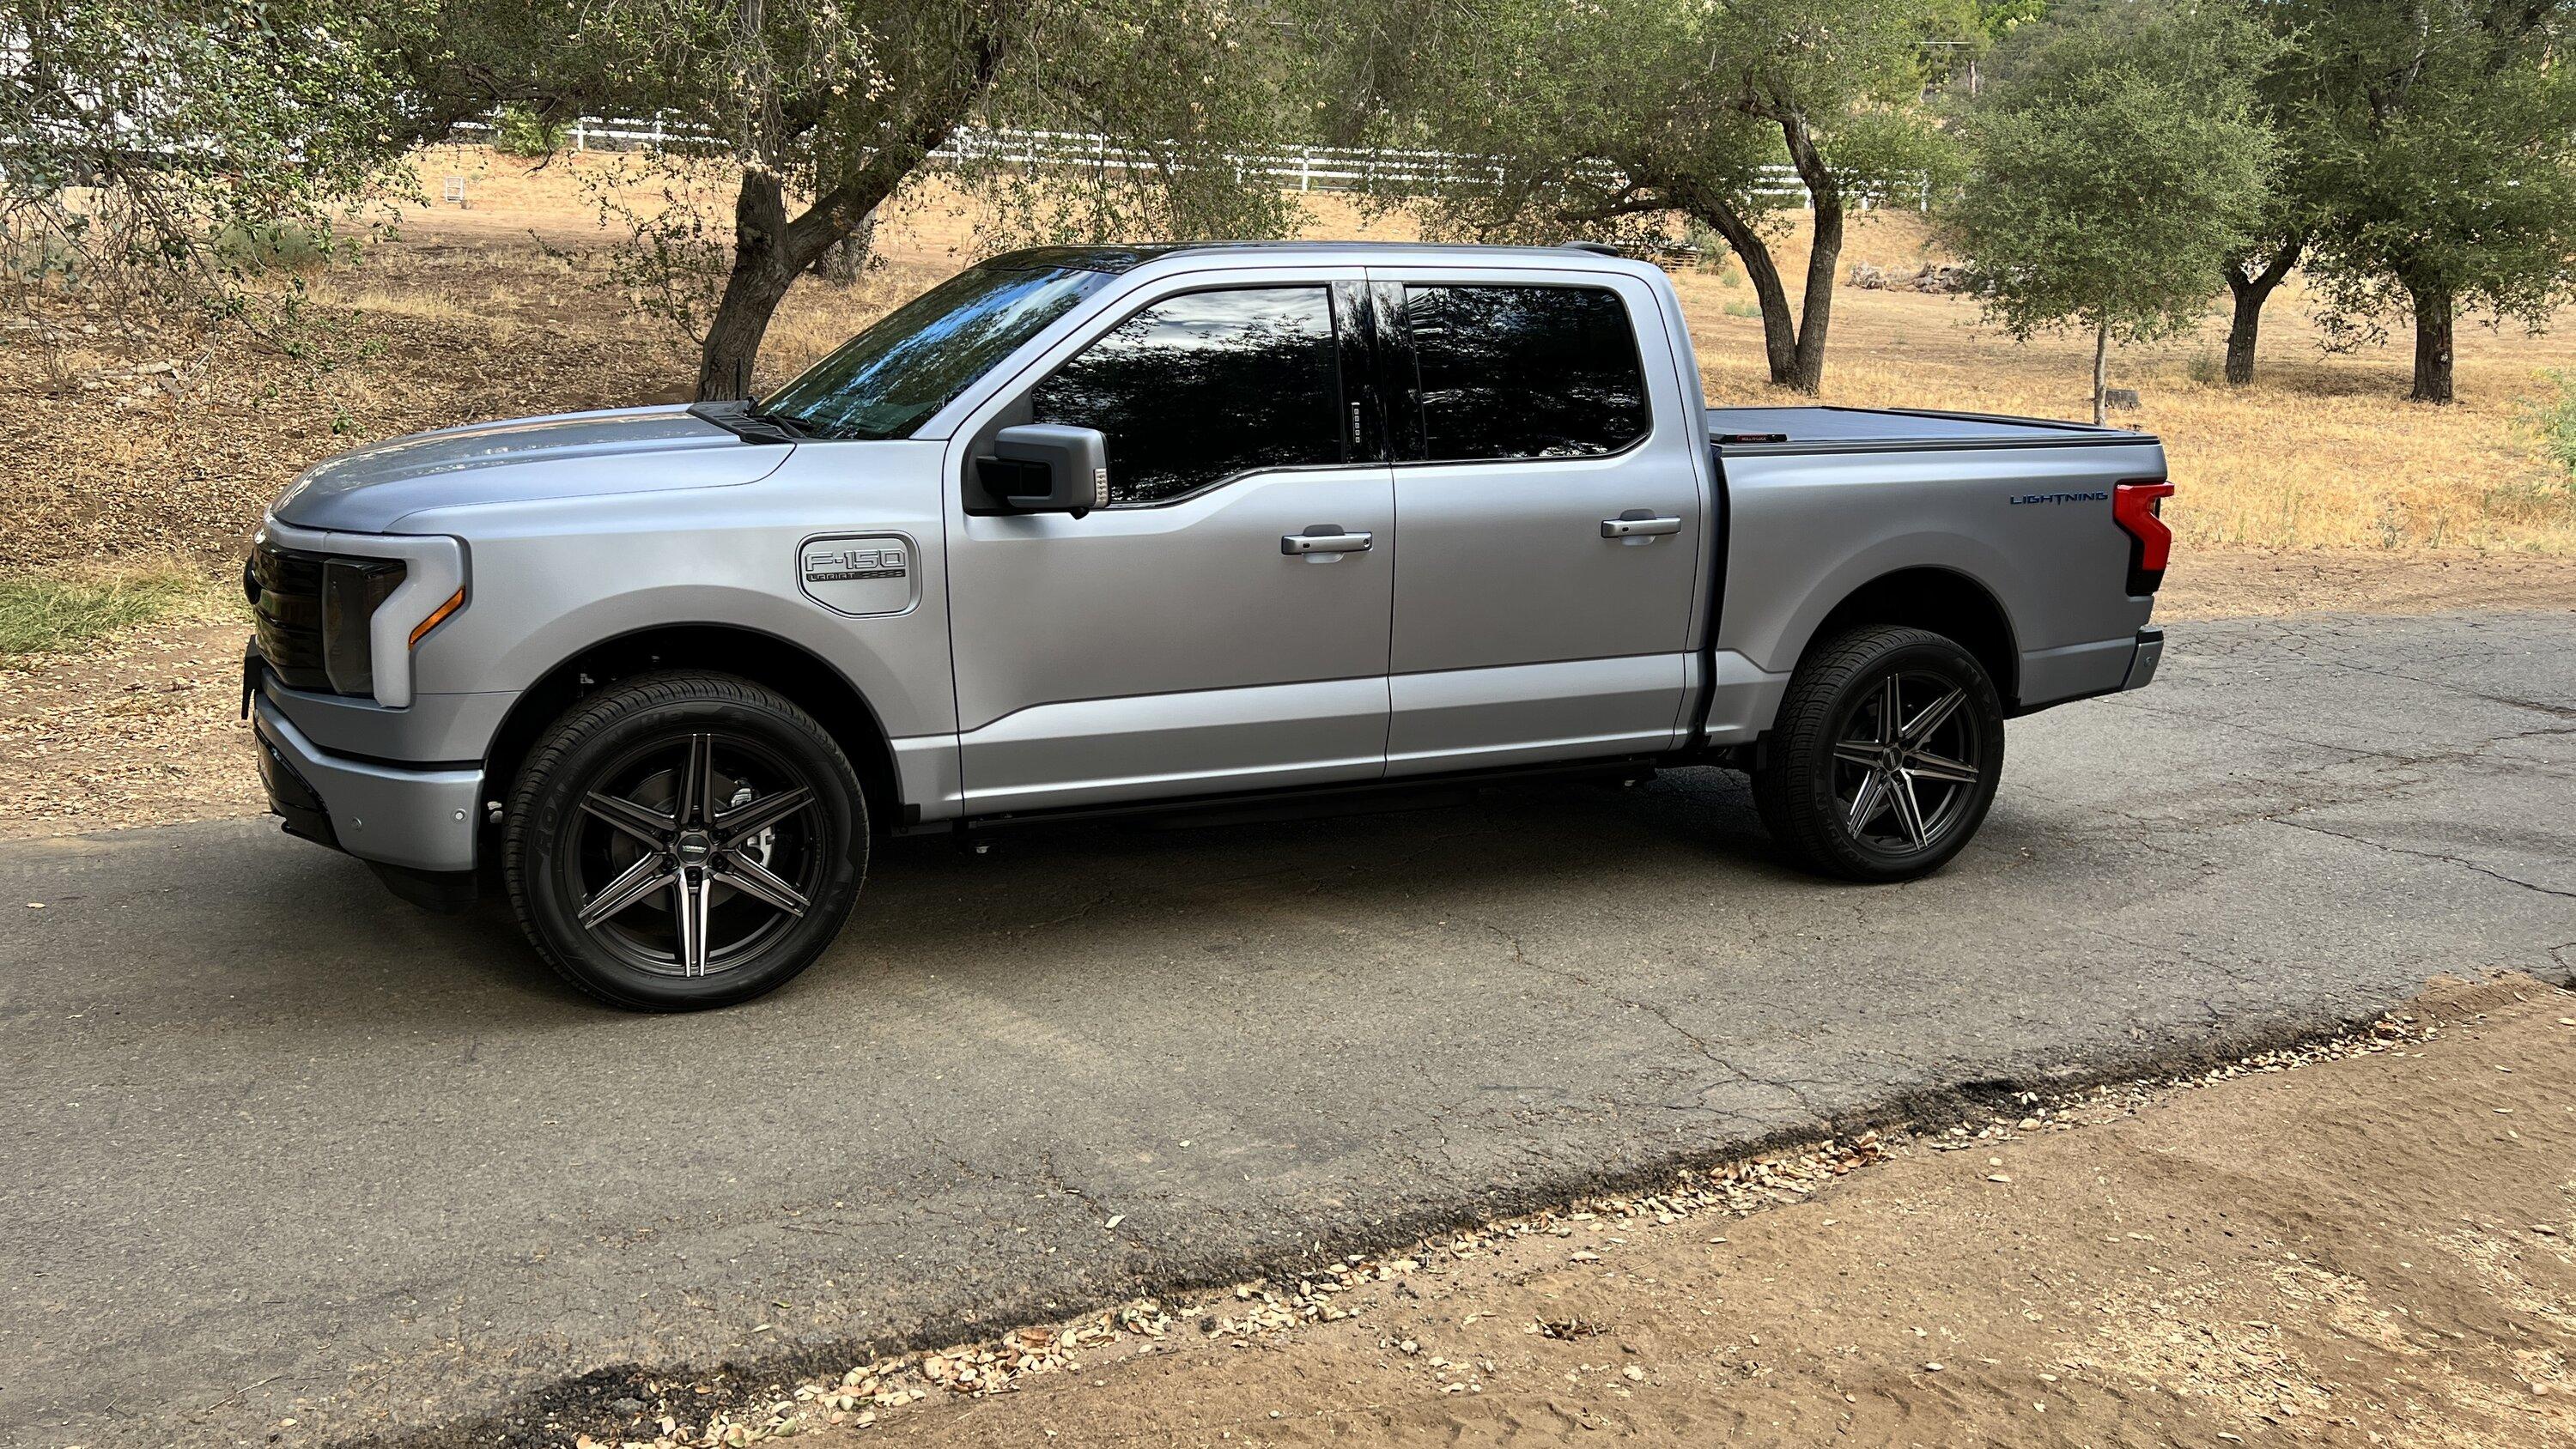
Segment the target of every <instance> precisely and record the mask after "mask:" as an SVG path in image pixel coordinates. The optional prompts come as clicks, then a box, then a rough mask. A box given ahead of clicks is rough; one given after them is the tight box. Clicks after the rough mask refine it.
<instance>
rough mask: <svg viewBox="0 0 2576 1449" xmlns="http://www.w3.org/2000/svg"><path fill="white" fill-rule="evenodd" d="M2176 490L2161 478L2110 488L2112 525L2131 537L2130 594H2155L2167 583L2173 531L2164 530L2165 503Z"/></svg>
mask: <svg viewBox="0 0 2576 1449" xmlns="http://www.w3.org/2000/svg"><path fill="white" fill-rule="evenodd" d="M2173 491H2174V486H2173V485H2172V484H2171V483H2168V482H2166V481H2165V480H2164V479H2162V478H2142V479H2140V480H2138V481H2136V482H2134V483H2114V484H2112V485H2111V521H2112V522H2114V523H2117V524H2118V525H2120V531H2121V532H2122V533H2125V534H2127V535H2128V536H2129V592H2130V594H2131V595H2133V596H2134V595H2140V594H2152V593H2154V592H2155V591H2156V589H2157V587H2158V586H2159V585H2161V584H2163V583H2164V581H2165V564H2166V562H2167V561H2168V560H2169V559H2171V558H2172V557H2173V530H2172V529H2170V528H2167V527H2166V526H2165V520H2164V500H2166V499H2168V498H2171V497H2172V496H2173Z"/></svg>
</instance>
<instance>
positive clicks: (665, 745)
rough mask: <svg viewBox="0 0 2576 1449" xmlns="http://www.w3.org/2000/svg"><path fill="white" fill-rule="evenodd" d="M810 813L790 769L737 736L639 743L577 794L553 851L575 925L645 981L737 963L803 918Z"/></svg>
mask: <svg viewBox="0 0 2576 1449" xmlns="http://www.w3.org/2000/svg"><path fill="white" fill-rule="evenodd" d="M820 803H821V802H820V801H819V800H818V798H817V796H816V793H815V787H814V782H812V781H811V780H809V779H807V778H805V775H804V772H803V771H802V770H800V769H798V768H797V767H796V766H795V765H794V764H793V763H792V762H790V761H789V760H788V759H787V758H786V757H785V756H784V755H782V754H780V753H779V752H778V751H776V750H774V749H771V748H770V747H768V746H767V745H765V744H763V743H762V742H760V741H758V740H755V739H752V738H749V737H747V736H743V735H736V734H731V733H727V732H724V731H713V730H695V731H690V732H688V733H685V734H678V735H665V736H662V737H660V738H658V739H654V740H649V741H646V742H644V743H642V744H639V745H637V746H636V747H634V748H632V749H630V750H628V751H626V752H625V753H624V754H623V755H621V756H620V757H619V758H617V759H616V760H614V761H612V762H611V763H610V764H609V765H608V766H607V768H605V769H603V770H601V771H600V772H599V773H598V775H597V776H595V777H594V779H593V780H592V782H591V783H590V787H589V788H587V789H585V790H584V791H583V793H582V795H581V800H580V805H581V810H580V814H579V815H578V816H577V817H575V819H574V822H573V829H572V835H573V838H572V840H571V841H570V842H569V844H570V850H569V851H568V853H567V854H568V865H569V869H570V871H571V873H572V879H571V881H570V882H569V883H570V885H571V886H572V888H573V894H574V898H575V899H576V900H577V901H578V902H579V905H578V907H577V909H576V911H575V920H576V922H577V923H578V924H579V925H580V927H581V928H582V929H583V930H585V931H588V932H589V933H590V934H591V936H592V937H593V938H594V939H595V940H597V941H598V942H599V943H600V944H601V945H602V946H604V947H606V948H607V949H608V950H609V951H610V952H612V953H613V954H615V955H616V956H617V957H619V958H620V959H622V960H624V961H626V962H627V963H629V964H630V965H633V966H636V967H638V968H641V969H643V970H645V971H648V972H652V973H654V974H656V975H662V976H679V977H699V976H708V975H714V974H718V973H721V972H724V971H727V970H730V969H732V968H734V967H736V966H739V965H741V964H742V963H743V962H744V961H746V960H748V959H749V958H751V957H752V956H754V955H756V954H757V953H758V952H759V951H760V949H761V948H762V947H763V946H764V945H766V944H767V943H768V942H769V941H770V940H771V939H773V938H774V937H776V936H777V935H778V934H780V933H781V932H783V931H785V930H787V929H789V928H790V927H791V926H792V925H793V923H794V922H795V921H796V920H797V919H799V918H801V917H803V916H804V915H805V914H806V912H807V911H808V910H810V909H812V905H813V900H814V898H815V896H816V895H817V894H818V893H819V891H820V887H821V882H822V879H823V867H824V860H823V852H822V850H821V849H820V848H819V839H820V837H819V834H818V832H819V829H820V827H821V823H822V820H821V815H820Z"/></svg>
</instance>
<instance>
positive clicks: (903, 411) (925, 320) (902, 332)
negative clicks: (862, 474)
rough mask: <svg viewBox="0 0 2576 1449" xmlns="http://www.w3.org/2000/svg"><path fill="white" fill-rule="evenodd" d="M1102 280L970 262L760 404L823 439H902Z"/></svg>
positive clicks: (1101, 276)
mask: <svg viewBox="0 0 2576 1449" xmlns="http://www.w3.org/2000/svg"><path fill="white" fill-rule="evenodd" d="M1108 281H1109V277H1108V275H1107V274H1105V273H1102V272H1086V271H1078V270H1075V269H1073V268H1070V267H1029V268H1020V267H974V268H970V269H969V270H966V271H963V272H960V273H958V274H957V275H956V276H953V277H951V278H949V279H948V280H947V281H945V282H942V283H940V284H939V285H938V286H936V287H933V288H931V289H930V290H929V291H927V292H924V293H922V294H921V295H920V296H918V297H915V298H913V299H912V300H911V301H909V302H906V303H904V304H903V305H902V306H900V307H897V308H895V309H894V310H893V311H891V312H889V313H887V314H886V315H885V316H883V317H881V318H879V319H877V323H876V325H875V326H873V327H870V328H869V329H868V330H866V331H865V332H862V333H860V334H859V335H858V336H856V337H853V338H851V339H850V340H849V341H847V342H845V343H842V344H841V347H840V349H839V350H838V351H836V352H834V353H833V354H832V355H831V356H829V357H826V358H824V359H823V360H822V361H820V362H818V363H815V364H814V365H813V366H812V367H809V368H807V369H805V371H804V373H803V374H802V375H800V376H799V377H797V379H796V380H795V381H793V382H791V383H789V384H787V385H786V386H785V387H782V388H780V389H779V390H778V391H777V393H776V394H774V395H773V396H771V397H770V399H769V400H768V401H767V402H765V403H763V404H762V405H761V407H760V414H761V416H764V417H773V418H784V419H785V420H787V421H788V422H790V423H793V424H795V425H796V426H797V427H799V428H802V429H804V430H805V431H807V432H811V433H819V434H821V435H823V436H825V437H831V438H908V437H911V436H912V430H913V429H915V428H917V427H920V426H921V425H922V423H924V422H925V421H927V420H928V419H929V418H930V416H931V415H932V414H933V413H936V412H938V411H939V410H940V409H941V408H944V407H946V406H947V405H948V404H949V402H950V401H951V400H952V399H954V398H955V397H956V396H957V395H958V394H959V393H961V392H964V391H965V390H966V389H967V388H968V387H969V386H970V385H972V384H973V383H974V381H975V379H977V378H979V377H982V376H983V375H984V373H985V372H986V371H987V370H988V369H990V368H991V367H992V366H993V364H995V363H997V362H999V361H1001V360H1002V359H1003V358H1005V357H1007V356H1009V355H1010V353H1011V350H1012V349H1013V348H1016V347H1018V346H1019V345H1020V344H1021V343H1023V342H1026V341H1028V340H1029V339H1030V338H1032V337H1034V336H1036V335H1037V334H1038V332H1039V331H1040V330H1041V329H1043V328H1044V327H1045V326H1046V325H1047V324H1048V323H1050V322H1052V321H1054V320H1055V319H1057V318H1058V317H1061V316H1063V315H1064V314H1065V313H1066V312H1067V311H1068V310H1070V309H1071V308H1072V306H1073V304H1074V303H1076V302H1079V301H1081V300H1082V299H1083V298H1085V297H1087V296H1090V295H1091V294H1092V293H1093V292H1095V291H1098V290H1099V289H1100V288H1101V287H1102V286H1103V285H1104V284H1106V283H1107V282H1108Z"/></svg>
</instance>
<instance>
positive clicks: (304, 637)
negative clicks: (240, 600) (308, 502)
mask: <svg viewBox="0 0 2576 1449" xmlns="http://www.w3.org/2000/svg"><path fill="white" fill-rule="evenodd" d="M250 583H251V591H250V592H251V601H250V602H251V612H252V613H253V614H255V615H257V616H258V623H257V624H256V625H255V626H254V627H255V629H256V631H257V633H258V635H259V652H260V656H261V657H262V658H264V659H266V660H267V661H268V667H269V668H270V669H272V670H274V671H276V673H277V677H278V679H279V680H280V681H282V682H283V683H284V684H285V685H286V686H287V687H288V688H290V689H312V690H322V691H326V692H327V691H328V690H329V689H330V688H331V676H330V675H329V673H327V672H326V671H325V670H324V669H323V665H322V555H320V554H313V553H296V552H293V551H291V550H288V549H282V548H279V547H277V546H276V545H275V544H271V543H262V544H260V545H259V546H258V547H256V548H254V549H252V550H251V555H250Z"/></svg>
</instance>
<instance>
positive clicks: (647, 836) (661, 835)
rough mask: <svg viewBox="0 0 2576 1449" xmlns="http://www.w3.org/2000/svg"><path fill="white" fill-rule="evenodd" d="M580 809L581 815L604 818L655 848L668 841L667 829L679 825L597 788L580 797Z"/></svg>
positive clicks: (654, 811) (670, 819) (669, 818)
mask: <svg viewBox="0 0 2576 1449" xmlns="http://www.w3.org/2000/svg"><path fill="white" fill-rule="evenodd" d="M581 808H582V811H583V812H584V813H585V814H588V815H592V816H596V817H597V818H599V819H601V820H604V821H606V822H607V823H608V824H610V825H612V826H614V827H616V828H617V829H618V830H621V831H624V832H625V833H626V834H628V835H631V836H633V837H635V838H636V839H637V840H640V841H642V842H644V843H645V844H646V845H649V846H651V847H653V848H654V849H655V850H660V849H662V848H663V847H665V846H667V845H669V844H670V843H671V832H672V831H673V830H675V829H677V828H679V824H680V822H679V821H677V820H674V819H672V818H671V817H670V816H668V815H665V814H663V813H662V812H661V811H659V810H651V809H647V808H646V807H644V806H642V805H638V804H636V803H635V802H634V801H632V800H628V799H625V798H623V797H620V796H616V795H607V794H602V793H601V792H599V791H597V790H593V791H591V792H590V793H589V794H587V795H584V796H582V797H581Z"/></svg>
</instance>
